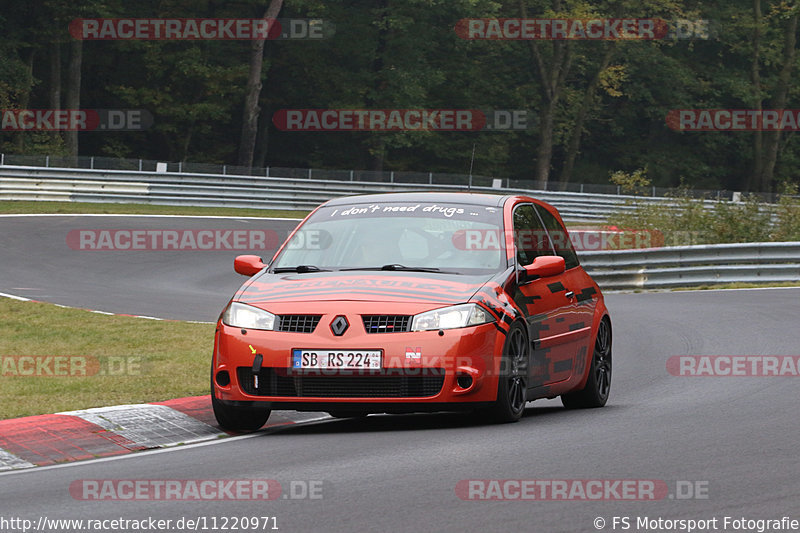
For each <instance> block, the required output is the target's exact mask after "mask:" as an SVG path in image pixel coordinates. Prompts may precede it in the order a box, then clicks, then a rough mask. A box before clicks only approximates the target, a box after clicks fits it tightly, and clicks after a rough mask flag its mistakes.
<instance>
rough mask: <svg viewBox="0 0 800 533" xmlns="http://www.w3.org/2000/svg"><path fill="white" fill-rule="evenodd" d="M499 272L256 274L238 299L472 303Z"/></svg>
mask: <svg viewBox="0 0 800 533" xmlns="http://www.w3.org/2000/svg"><path fill="white" fill-rule="evenodd" d="M493 277H494V274H482V275H453V274H438V273H428V272H371V271H367V272H365V271H358V272H313V273H306V274H294V273H291V274H270V273H267V272H264V273H262V274H259V275H257V276H255V277H254V278H253V279H251V280H250V281H249V282H248V283H246V284H245V285H244V286H242V288H241V289H239V292H237V293H236V296H235V297H234V299H235V300H237V301H240V302H244V303H250V304H256V303H266V302H315V301H337V300H338V301H360V302H417V303H437V304H456V303H463V302H468V301H469V300H470V299H471V298H472V296H473V295H474V294H475V293H476V292H477V291H478V290H480V288H481V287H483V285H484V284H486V283H487V282H488V281H489V280H490V279H492V278H493Z"/></svg>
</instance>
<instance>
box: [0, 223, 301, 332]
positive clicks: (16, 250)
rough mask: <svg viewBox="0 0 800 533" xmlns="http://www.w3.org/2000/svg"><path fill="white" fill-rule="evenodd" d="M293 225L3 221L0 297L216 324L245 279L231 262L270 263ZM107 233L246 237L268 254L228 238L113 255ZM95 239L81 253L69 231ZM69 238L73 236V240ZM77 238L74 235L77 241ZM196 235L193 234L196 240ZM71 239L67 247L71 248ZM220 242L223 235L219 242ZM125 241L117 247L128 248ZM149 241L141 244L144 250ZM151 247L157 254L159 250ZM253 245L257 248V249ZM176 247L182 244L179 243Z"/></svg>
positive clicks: (120, 251) (112, 246)
mask: <svg viewBox="0 0 800 533" xmlns="http://www.w3.org/2000/svg"><path fill="white" fill-rule="evenodd" d="M296 225H297V221H295V220H286V219H257V218H216V217H163V216H158V217H152V216H108V215H103V216H86V215H58V216H44V217H42V216H36V217H30V216H1V217H0V292H2V293H6V294H13V295H15V296H22V297H25V298H30V299H33V300H41V301H46V302H52V303H58V304H62V305H69V306H72V307H83V308H88V309H96V310H99V311H107V312H111V313H124V314H132V315H146V316H157V317H159V318H172V319H177V320H201V321H215V320H216V319H217V317H218V316H219V313H220V311H222V309H223V308H224V307H225V304H226V303H227V302H228V300H229V299H230V297H231V296H232V295H233V293H234V291H236V289H237V288H238V287H239V286H240V285H241V284H242V282H243V281H244V279H245V278H243V277H242V276H240V275H238V274H236V273H234V271H233V259H234V257H236V256H237V255H240V254H248V253H252V254H255V255H261V256H262V257H263V259H264V260H265V261H266V260H268V259H269V258H271V257H272V254H273V253H274V251H275V248H274V246H273V247H271V248H269V245H270V244H271V243H272V242H275V239H276V238H277V237H280V241H281V242H282V241H283V240H284V239H285V238H286V236H287V235H288V232H289V231H290V230H291V229H293V228H294V227H295V226H296ZM104 230H109V231H111V230H127V231H135V230H139V231H159V232H160V233H159V235H163V234H164V233H165V232H167V231H180V230H193V231H194V232H200V231H212V232H213V231H224V230H238V231H241V232H244V233H243V234H244V235H245V241H244V242H245V243H246V244H249V243H250V241H249V235H256V236H262V235H266V237H265V238H264V244H265V247H268V248H269V249H267V250H258V249H252V250H251V249H233V250H228V249H225V246H226V244H227V245H229V246H231V247H234V246H235V242H234V241H233V235H229V236H227V238H226V239H224V240H222V241H221V242H220V244H219V246H217V242H216V240H215V241H214V242H213V244H214V247H213V248H220V249H200V245H203V244H208V243H210V242H211V241H209V240H205V241H202V239H200V240H201V241H202V242H200V243H199V244H198V245H197V246H192V243H191V242H186V243H185V244H186V245H185V246H184V247H183V249H181V250H175V249H174V248H175V246H173V247H166V246H162V248H171V249H155V250H131V249H129V250H118V249H111V248H116V245H114V243H113V242H112V243H111V245H110V246H100V245H101V243H102V241H101V239H102V237H101V236H100V235H101V234H99V233H97V232H101V231H104ZM80 231H90V232H94V233H93V234H94V235H95V236H96V238H95V239H94V244H95V245H96V246H97V248H100V249H94V250H92V249H90V246H89V245H90V244H91V241H87V242H86V245H85V246H84V247H83V248H82V247H81V242H80V240H79V239H77V240H73V239H74V237H75V236H76V234H75V233H74V232H80ZM70 232H73V233H70ZM78 235H79V234H78ZM194 235H197V233H194ZM68 237H69V238H70V240H69V241H68ZM223 237H224V235H223ZM129 240H130V239H125V240H120V244H121V245H123V246H125V245H130V246H133V243H132V241H131V242H128V241H129ZM149 242H150V241H149V240H148V239H147V238H146V239H145V244H147V243H149ZM160 242H161V241H160V240H156V247H158V244H159V243H160ZM255 244H258V242H255ZM177 245H178V246H180V245H181V242H180V241H178V243H177Z"/></svg>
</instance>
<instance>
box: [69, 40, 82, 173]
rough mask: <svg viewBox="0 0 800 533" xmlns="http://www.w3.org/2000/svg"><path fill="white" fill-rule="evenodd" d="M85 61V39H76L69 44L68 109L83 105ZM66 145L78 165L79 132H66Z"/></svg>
mask: <svg viewBox="0 0 800 533" xmlns="http://www.w3.org/2000/svg"><path fill="white" fill-rule="evenodd" d="M82 63H83V41H81V40H79V39H74V40H73V41H72V42H71V43H70V46H69V74H68V75H67V98H66V109H80V107H81V64H82ZM66 145H67V151H68V153H69V156H70V157H71V158H72V159H73V163H72V164H73V166H76V167H77V166H78V132H77V131H68V132H66Z"/></svg>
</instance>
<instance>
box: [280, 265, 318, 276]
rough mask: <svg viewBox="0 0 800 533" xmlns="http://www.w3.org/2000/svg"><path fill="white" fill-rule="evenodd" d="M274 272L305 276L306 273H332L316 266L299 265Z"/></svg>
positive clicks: (281, 268)
mask: <svg viewBox="0 0 800 533" xmlns="http://www.w3.org/2000/svg"><path fill="white" fill-rule="evenodd" d="M273 272H274V273H276V274H283V273H284V272H296V273H298V274H305V273H306V272H330V270H326V269H324V268H320V267H318V266H315V265H297V266H293V267H278V268H276V269H274V270H273Z"/></svg>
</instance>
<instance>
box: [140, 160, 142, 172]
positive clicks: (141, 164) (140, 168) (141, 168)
mask: <svg viewBox="0 0 800 533" xmlns="http://www.w3.org/2000/svg"><path fill="white" fill-rule="evenodd" d="M141 171H142V160H141V159H140V160H139V172H141Z"/></svg>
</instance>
